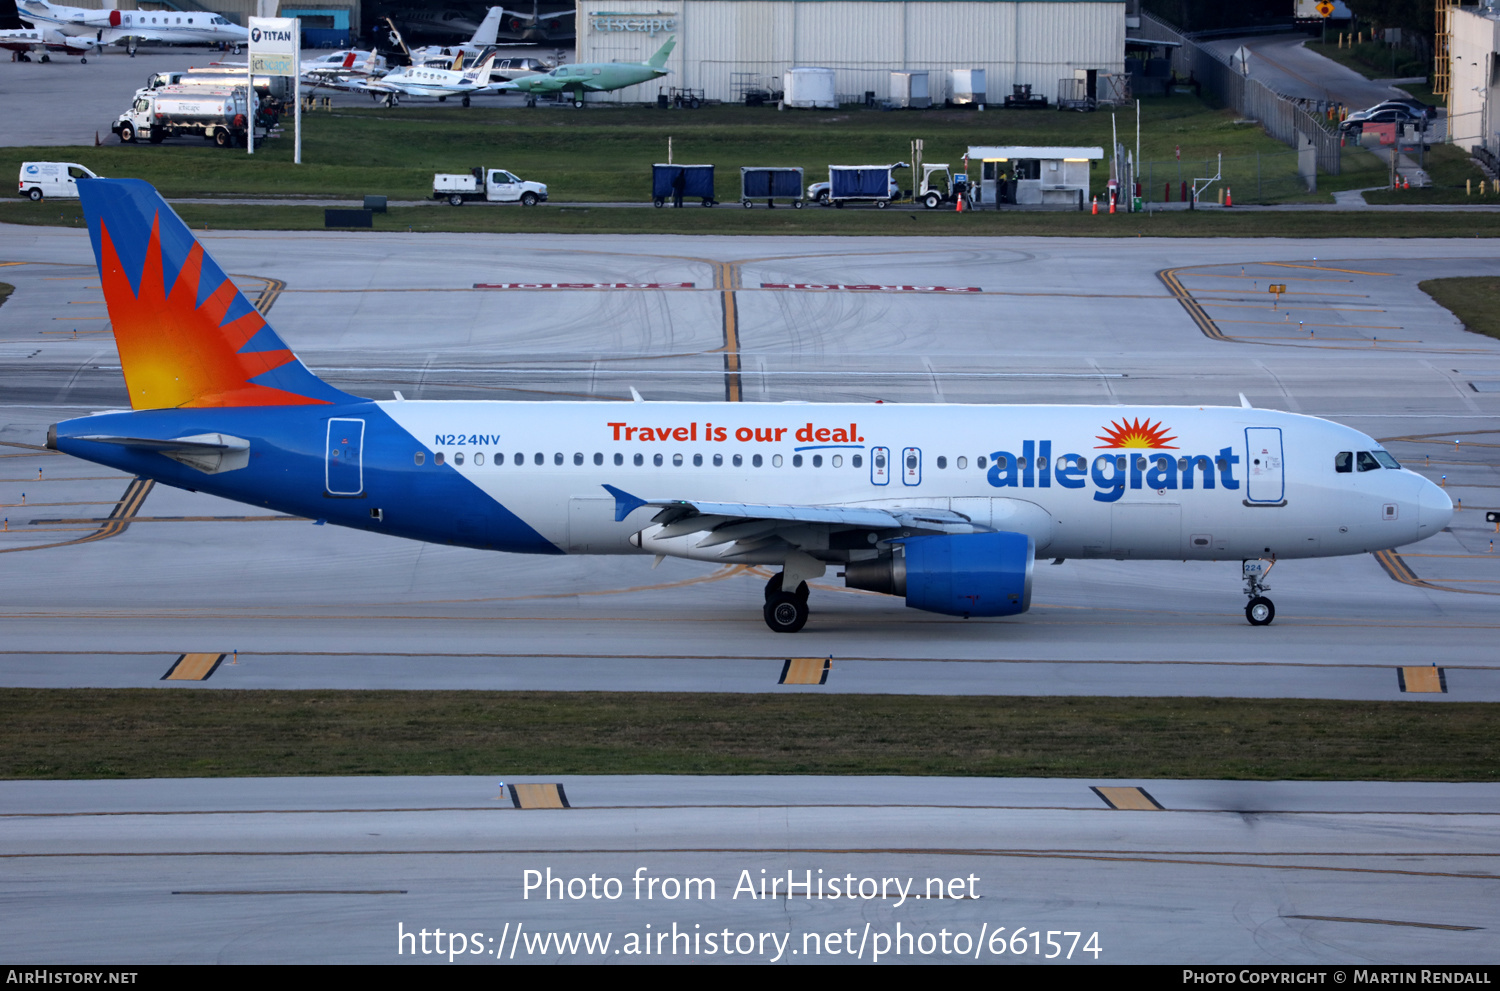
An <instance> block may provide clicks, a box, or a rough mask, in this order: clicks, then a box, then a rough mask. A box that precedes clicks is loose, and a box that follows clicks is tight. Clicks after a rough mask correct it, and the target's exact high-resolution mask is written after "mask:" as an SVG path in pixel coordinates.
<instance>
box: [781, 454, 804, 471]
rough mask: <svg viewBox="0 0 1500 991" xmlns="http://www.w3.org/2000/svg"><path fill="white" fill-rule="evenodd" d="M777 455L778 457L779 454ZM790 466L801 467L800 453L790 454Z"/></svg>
mask: <svg viewBox="0 0 1500 991" xmlns="http://www.w3.org/2000/svg"><path fill="white" fill-rule="evenodd" d="M777 457H780V455H777ZM792 467H793V468H801V467H802V455H800V454H794V455H792Z"/></svg>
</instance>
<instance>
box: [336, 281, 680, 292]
mask: <svg viewBox="0 0 1500 991" xmlns="http://www.w3.org/2000/svg"><path fill="white" fill-rule="evenodd" d="M473 288H475V289H523V290H535V289H696V288H697V283H694V282H476V283H474V286H473ZM356 291H358V290H356ZM393 291H396V292H400V291H401V290H393ZM407 291H410V290H407ZM418 291H420V290H418ZM458 291H460V292H461V291H462V290H458Z"/></svg>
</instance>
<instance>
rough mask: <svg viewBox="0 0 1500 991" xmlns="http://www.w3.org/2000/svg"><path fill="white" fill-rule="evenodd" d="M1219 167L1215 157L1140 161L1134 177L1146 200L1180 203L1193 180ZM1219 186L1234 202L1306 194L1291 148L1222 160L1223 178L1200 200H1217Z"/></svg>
mask: <svg viewBox="0 0 1500 991" xmlns="http://www.w3.org/2000/svg"><path fill="white" fill-rule="evenodd" d="M1219 167H1220V166H1219V159H1218V158H1209V159H1204V160H1202V161H1199V160H1197V159H1183V160H1182V161H1165V162H1142V163H1140V167H1139V169H1138V170H1137V177H1138V178H1139V180H1140V183H1141V194H1142V196H1143V197H1144V198H1145V200H1146V202H1147V203H1182V202H1186V200H1187V199H1188V198H1190V197H1191V196H1192V190H1193V180H1195V179H1199V180H1201V179H1211V178H1213V176H1214V175H1215V174H1216V173H1217V172H1218V170H1219ZM1184 183H1186V187H1184ZM1221 190H1228V191H1230V192H1231V193H1232V194H1233V196H1234V202H1236V203H1279V202H1284V201H1286V200H1288V199H1292V198H1294V197H1298V196H1302V195H1304V194H1306V193H1307V180H1305V179H1303V178H1302V177H1301V176H1299V175H1298V174H1297V153H1296V152H1294V151H1286V152H1277V153H1275V154H1270V155H1267V154H1260V155H1239V156H1236V157H1234V158H1225V159H1224V160H1223V172H1222V178H1221V179H1220V180H1219V181H1218V182H1216V183H1214V184H1213V185H1212V186H1210V187H1209V188H1208V189H1207V190H1206V191H1204V193H1203V194H1202V195H1201V197H1200V199H1199V202H1209V201H1210V200H1212V201H1213V202H1215V203H1217V202H1219V196H1220V191H1221Z"/></svg>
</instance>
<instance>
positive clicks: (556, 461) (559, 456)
mask: <svg viewBox="0 0 1500 991" xmlns="http://www.w3.org/2000/svg"><path fill="white" fill-rule="evenodd" d="M552 463H553V464H555V465H560V464H562V463H563V456H562V452H561V451H558V452H557V453H556V454H554V455H552Z"/></svg>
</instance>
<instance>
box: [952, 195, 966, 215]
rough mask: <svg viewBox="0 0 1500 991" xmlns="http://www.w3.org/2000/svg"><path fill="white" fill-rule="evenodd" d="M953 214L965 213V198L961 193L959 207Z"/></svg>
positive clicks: (955, 208)
mask: <svg viewBox="0 0 1500 991" xmlns="http://www.w3.org/2000/svg"><path fill="white" fill-rule="evenodd" d="M953 212H954V213H963V212H964V198H963V194H962V193H960V194H959V196H958V206H956V207H954V209H953Z"/></svg>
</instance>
